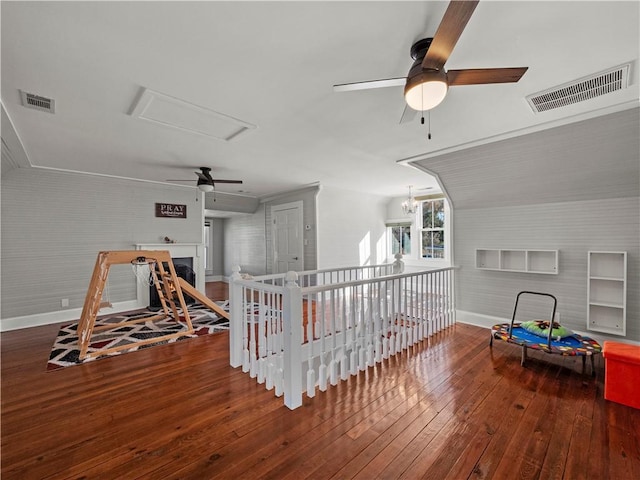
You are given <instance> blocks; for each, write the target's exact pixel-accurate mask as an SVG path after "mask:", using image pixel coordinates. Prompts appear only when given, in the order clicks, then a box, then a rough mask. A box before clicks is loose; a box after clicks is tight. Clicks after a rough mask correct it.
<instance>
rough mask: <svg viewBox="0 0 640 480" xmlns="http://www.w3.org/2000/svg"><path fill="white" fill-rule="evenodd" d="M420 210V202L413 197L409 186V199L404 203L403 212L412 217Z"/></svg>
mask: <svg viewBox="0 0 640 480" xmlns="http://www.w3.org/2000/svg"><path fill="white" fill-rule="evenodd" d="M417 210H418V202H417V201H416V199H415V198H414V197H413V194H412V193H411V185H409V198H407V199H406V200H405V201H404V202H402V212H403V213H404V214H405V215H411V214H414V213H416V211H417Z"/></svg>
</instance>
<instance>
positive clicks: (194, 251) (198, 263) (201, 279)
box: [135, 243, 205, 307]
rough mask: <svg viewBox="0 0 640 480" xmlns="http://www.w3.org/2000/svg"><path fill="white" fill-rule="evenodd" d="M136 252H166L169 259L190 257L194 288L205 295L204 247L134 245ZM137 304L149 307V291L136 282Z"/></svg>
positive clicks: (198, 245)
mask: <svg viewBox="0 0 640 480" xmlns="http://www.w3.org/2000/svg"><path fill="white" fill-rule="evenodd" d="M135 247H136V250H167V251H168V252H169V254H170V255H171V258H184V257H190V258H192V259H193V267H192V268H193V271H194V272H195V273H196V288H197V289H198V290H199V291H200V292H202V293H205V272H204V245H203V244H201V243H136V244H135ZM136 296H137V298H138V304H140V306H141V307H146V306H147V305H149V289H148V287H145V286H144V285H142V284H141V283H140V282H138V287H137V293H136Z"/></svg>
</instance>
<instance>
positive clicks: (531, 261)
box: [476, 248, 558, 275]
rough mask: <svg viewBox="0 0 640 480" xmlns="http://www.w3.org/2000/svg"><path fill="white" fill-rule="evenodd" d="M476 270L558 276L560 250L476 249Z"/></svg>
mask: <svg viewBox="0 0 640 480" xmlns="http://www.w3.org/2000/svg"><path fill="white" fill-rule="evenodd" d="M476 268H478V269H480V270H498V271H503V272H522V273H542V274H547V275H549V274H550V275H557V274H558V250H524V249H520V250H517V249H499V248H478V249H476Z"/></svg>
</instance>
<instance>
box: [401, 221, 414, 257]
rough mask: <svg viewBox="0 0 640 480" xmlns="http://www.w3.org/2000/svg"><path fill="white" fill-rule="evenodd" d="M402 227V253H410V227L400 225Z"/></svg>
mask: <svg viewBox="0 0 640 480" xmlns="http://www.w3.org/2000/svg"><path fill="white" fill-rule="evenodd" d="M400 228H401V229H402V254H403V255H411V228H410V227H400Z"/></svg>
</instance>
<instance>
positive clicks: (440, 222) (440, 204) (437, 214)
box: [433, 200, 444, 228]
mask: <svg viewBox="0 0 640 480" xmlns="http://www.w3.org/2000/svg"><path fill="white" fill-rule="evenodd" d="M443 227H444V200H436V201H435V202H433V228H443Z"/></svg>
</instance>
